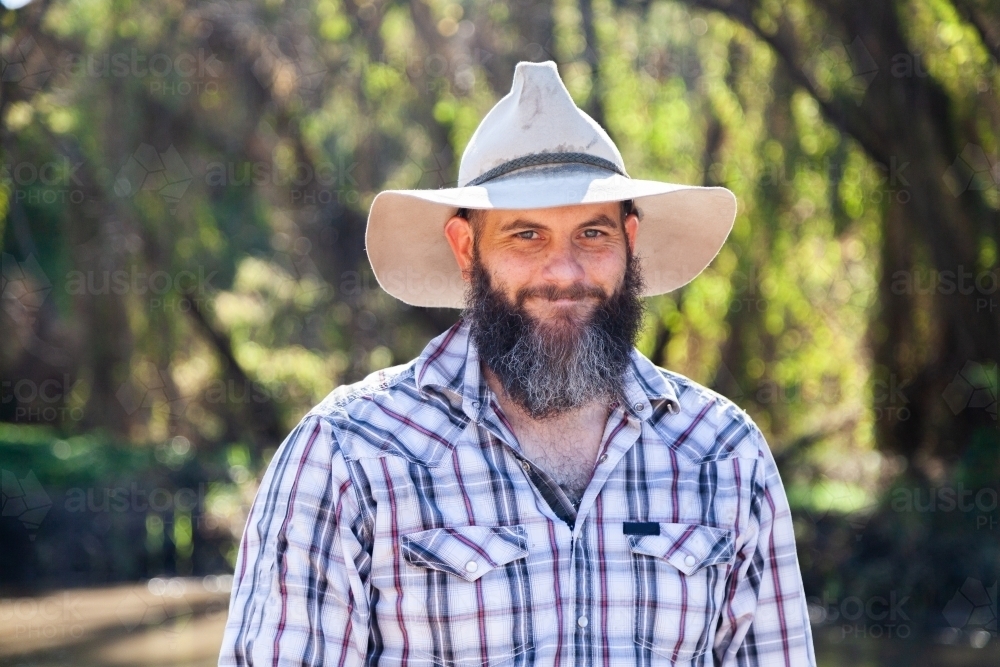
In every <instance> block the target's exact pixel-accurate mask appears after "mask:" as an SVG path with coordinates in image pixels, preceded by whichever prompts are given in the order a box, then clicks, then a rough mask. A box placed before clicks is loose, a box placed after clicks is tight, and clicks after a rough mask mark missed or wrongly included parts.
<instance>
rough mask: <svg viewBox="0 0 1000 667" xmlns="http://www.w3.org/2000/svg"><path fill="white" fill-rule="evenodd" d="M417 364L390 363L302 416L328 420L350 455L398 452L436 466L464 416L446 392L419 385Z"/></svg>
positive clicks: (350, 457)
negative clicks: (416, 373)
mask: <svg viewBox="0 0 1000 667" xmlns="http://www.w3.org/2000/svg"><path fill="white" fill-rule="evenodd" d="M415 364H416V360H413V361H410V362H408V363H406V364H401V365H399V366H392V367H390V368H385V369H383V370H380V371H376V372H374V373H372V374H370V375H368V376H367V377H366V378H364V379H363V380H361V381H359V382H355V383H352V384H347V385H342V386H340V387H337V388H336V389H334V390H333V391H331V392H330V393H329V394H328V395H327V396H326V398H324V399H323V400H322V401H320V402H319V403H318V404H316V405H315V406H314V407H313V408H312V409H311V410H310V411H309V412H308V413H307V414H306V416H305V417H304V418H303V419H307V418H316V419H319V420H321V421H323V422H325V423H326V424H328V425H329V427H330V428H331V435H332V437H333V438H334V440H335V441H336V442H335V446H336V447H337V448H338V449H339V450H340V451H341V453H342V454H343V455H344V457H345V458H346V459H348V460H358V459H367V458H380V457H383V456H387V455H389V456H392V455H395V456H401V457H403V458H405V459H408V460H410V461H412V462H415V463H422V464H425V465H434V464H436V463H437V462H438V461H439V460H440V459H441V456H442V455H443V454H444V453H446V451H447V450H449V449H450V446H449V445H450V439H452V438H454V437H455V434H456V433H457V432H460V431H461V430H462V429H463V428H464V426H465V420H464V418H461V417H459V416H457V415H456V411H455V410H454V409H453V406H452V405H451V404H450V403H449V400H448V398H447V397H446V396H444V395H442V394H439V393H436V392H429V391H424V392H422V391H421V390H420V388H419V387H418V386H417V382H416V378H415V375H414V367H415ZM428 434H432V435H430V436H428Z"/></svg>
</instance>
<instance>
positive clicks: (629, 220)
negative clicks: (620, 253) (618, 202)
mask: <svg viewBox="0 0 1000 667" xmlns="http://www.w3.org/2000/svg"><path fill="white" fill-rule="evenodd" d="M638 235H639V216H637V215H636V214H635V213H629V214H628V215H627V216H625V236H626V237H627V238H628V247H629V248H631V249H632V252H633V253H635V242H636V239H637V238H638Z"/></svg>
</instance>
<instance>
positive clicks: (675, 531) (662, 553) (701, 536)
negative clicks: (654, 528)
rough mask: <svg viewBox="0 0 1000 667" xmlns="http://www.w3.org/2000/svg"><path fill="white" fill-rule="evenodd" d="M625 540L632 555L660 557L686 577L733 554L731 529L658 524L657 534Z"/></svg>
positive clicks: (733, 544)
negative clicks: (658, 531) (630, 548)
mask: <svg viewBox="0 0 1000 667" xmlns="http://www.w3.org/2000/svg"><path fill="white" fill-rule="evenodd" d="M628 541H629V544H630V545H631V547H632V552H633V553H637V554H644V555H646V556H653V557H655V558H662V559H664V560H666V561H667V562H668V563H670V564H671V565H673V566H674V567H676V568H677V569H678V570H680V571H681V572H683V573H684V574H687V575H691V574H694V573H695V572H697V571H698V570H700V569H701V568H703V567H706V566H708V565H718V564H719V563H728V562H729V561H730V560H732V558H733V556H734V555H735V554H736V546H735V543H734V537H733V531H732V530H727V529H725V528H715V527H713V526H704V525H701V524H695V523H661V524H660V534H659V535H629V536H628Z"/></svg>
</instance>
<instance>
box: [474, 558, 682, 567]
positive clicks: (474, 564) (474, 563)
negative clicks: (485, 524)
mask: <svg viewBox="0 0 1000 667" xmlns="http://www.w3.org/2000/svg"><path fill="white" fill-rule="evenodd" d="M684 564H685V565H687V566H688V567H691V566H692V565H694V556H688V557H687V558H685V559H684ZM472 565H475V563H472Z"/></svg>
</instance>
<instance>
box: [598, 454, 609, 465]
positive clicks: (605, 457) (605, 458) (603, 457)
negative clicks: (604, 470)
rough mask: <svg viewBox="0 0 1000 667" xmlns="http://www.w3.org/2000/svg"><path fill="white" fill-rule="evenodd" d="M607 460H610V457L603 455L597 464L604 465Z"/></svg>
mask: <svg viewBox="0 0 1000 667" xmlns="http://www.w3.org/2000/svg"><path fill="white" fill-rule="evenodd" d="M607 460H608V455H607V454H601V456H600V458H598V459H597V462H598V463H604V462H605V461H607Z"/></svg>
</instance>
